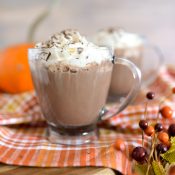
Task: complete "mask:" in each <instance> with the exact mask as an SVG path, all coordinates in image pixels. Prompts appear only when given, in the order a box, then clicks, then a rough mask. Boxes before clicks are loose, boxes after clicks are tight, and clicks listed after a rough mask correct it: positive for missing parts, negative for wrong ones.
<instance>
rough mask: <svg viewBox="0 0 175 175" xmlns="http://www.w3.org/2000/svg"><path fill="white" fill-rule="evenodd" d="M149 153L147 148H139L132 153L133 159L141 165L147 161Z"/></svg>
mask: <svg viewBox="0 0 175 175" xmlns="http://www.w3.org/2000/svg"><path fill="white" fill-rule="evenodd" d="M147 156H148V154H147V151H146V149H145V148H143V147H141V146H138V147H136V148H134V150H133V151H132V158H133V159H134V160H136V161H137V162H139V163H142V164H143V163H145V162H146V159H147Z"/></svg>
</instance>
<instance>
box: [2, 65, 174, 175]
mask: <svg viewBox="0 0 175 175" xmlns="http://www.w3.org/2000/svg"><path fill="white" fill-rule="evenodd" d="M174 86H175V68H172V67H164V68H162V69H161V71H160V73H159V75H158V77H157V79H156V81H155V82H154V83H153V84H152V85H151V86H150V87H149V88H148V89H145V91H144V92H142V93H141V94H140V95H139V96H138V98H137V99H138V101H137V104H136V105H132V106H129V107H128V108H127V109H125V110H124V111H123V112H122V113H121V114H119V115H117V116H115V117H113V118H112V119H110V120H107V121H106V122H105V125H106V126H110V127H111V128H116V130H114V129H113V130H108V129H100V137H99V140H98V141H97V140H96V141H94V142H93V143H91V144H89V145H82V146H63V145H57V144H51V143H49V142H48V140H47V137H46V123H45V122H44V118H43V117H42V114H41V111H40V107H39V105H38V102H37V99H36V96H35V93H34V92H26V93H23V94H18V95H9V94H0V162H2V163H6V164H11V165H25V166H38V167H67V166H105V167H110V168H114V169H116V170H118V171H120V172H122V173H123V174H132V161H131V160H130V158H129V153H128V152H129V151H128V150H129V149H130V147H131V146H136V145H139V144H141V135H140V133H139V132H138V131H139V128H138V121H139V120H140V118H142V117H143V114H144V108H145V103H144V101H143V99H144V95H145V92H147V91H148V90H153V91H154V92H156V94H159V95H160V96H162V95H163V96H165V95H166V94H168V93H169V92H170V91H171V88H172V87H174ZM158 98H159V97H158ZM139 99H142V100H139ZM141 101H142V102H141ZM174 102H175V98H174V97H173V96H170V98H169V99H168V100H167V101H166V103H168V104H169V105H171V106H172V107H173V108H174V109H175V104H174ZM107 108H108V109H109V113H108V114H112V113H114V112H115V111H116V106H115V105H112V106H109V105H107ZM157 111H158V105H157V102H156V101H155V102H154V103H153V104H151V105H149V107H148V118H149V119H150V120H151V121H153V122H154V121H155V119H156V114H157ZM108 114H107V115H108ZM161 122H163V123H165V124H168V123H169V122H172V121H164V120H163V119H162V121H161ZM117 138H125V140H126V146H127V148H128V149H126V151H124V152H120V151H117V150H116V149H115V148H114V146H113V143H114V141H115V140H116V139H117ZM146 143H147V144H149V140H148V138H146Z"/></svg>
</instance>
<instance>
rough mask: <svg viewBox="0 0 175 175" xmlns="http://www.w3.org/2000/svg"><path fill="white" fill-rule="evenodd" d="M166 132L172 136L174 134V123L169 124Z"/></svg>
mask: <svg viewBox="0 0 175 175" xmlns="http://www.w3.org/2000/svg"><path fill="white" fill-rule="evenodd" d="M168 134H169V136H170V137H174V136H175V124H174V123H173V124H171V125H170V126H169V128H168Z"/></svg>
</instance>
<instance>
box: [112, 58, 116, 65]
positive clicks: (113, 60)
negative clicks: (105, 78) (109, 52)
mask: <svg viewBox="0 0 175 175" xmlns="http://www.w3.org/2000/svg"><path fill="white" fill-rule="evenodd" d="M115 59H116V57H115V56H113V57H112V63H113V64H115Z"/></svg>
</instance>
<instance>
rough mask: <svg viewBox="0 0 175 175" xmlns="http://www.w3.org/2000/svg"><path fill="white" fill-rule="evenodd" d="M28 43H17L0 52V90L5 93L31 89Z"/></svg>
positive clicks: (30, 46) (29, 45)
mask: <svg viewBox="0 0 175 175" xmlns="http://www.w3.org/2000/svg"><path fill="white" fill-rule="evenodd" d="M33 46H34V45H33V44H30V43H24V44H18V45H14V46H11V47H8V48H5V49H4V50H2V51H1V52H0V90H1V91H4V92H7V93H20V92H24V91H29V90H32V89H33V83H32V79H31V74H30V69H29V64H28V49H29V48H32V47H33Z"/></svg>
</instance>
